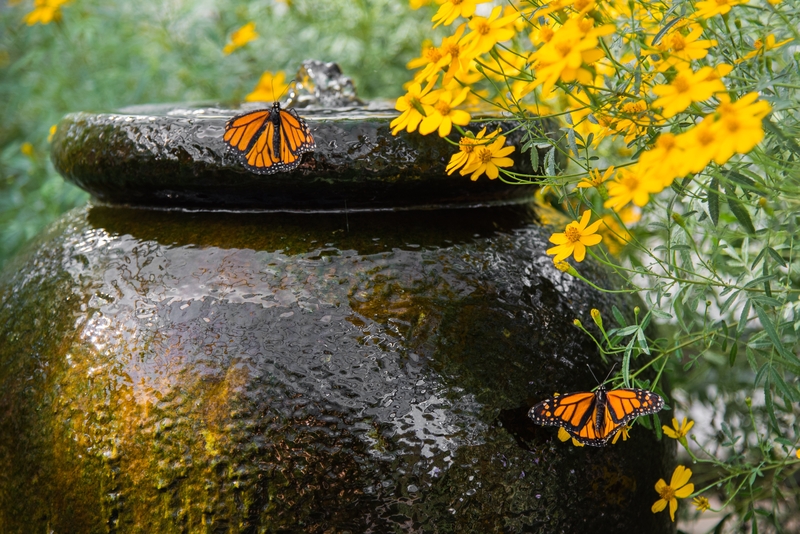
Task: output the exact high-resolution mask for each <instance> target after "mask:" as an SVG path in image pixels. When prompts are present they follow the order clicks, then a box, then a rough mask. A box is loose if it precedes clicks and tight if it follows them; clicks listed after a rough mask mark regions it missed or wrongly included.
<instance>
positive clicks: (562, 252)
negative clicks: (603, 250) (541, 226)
mask: <svg viewBox="0 0 800 534" xmlns="http://www.w3.org/2000/svg"><path fill="white" fill-rule="evenodd" d="M590 218H591V212H590V211H589V210H586V211H584V212H583V215H582V216H581V220H580V222H579V221H572V222H571V223H569V224H568V225H567V227H566V228H565V230H564V233H557V234H553V235H551V236H550V242H551V243H553V244H554V245H556V246H555V247H551V248H549V249H547V254H555V258H553V261H554V262H556V263H558V262H560V261H563V260H565V259H567V258H569V257H570V256H573V257H574V258H575V261H578V262H581V261H583V259H584V258H585V257H586V247H591V246H593V245H596V244H598V243H599V242H600V241H602V240H603V237H602V236H600V235H598V234H597V233H596V232H597V229H598V228H599V227H600V224H602V221H601V220H597V221H595V222H593V223H592V224H589V219H590ZM587 225H588V226H587Z"/></svg>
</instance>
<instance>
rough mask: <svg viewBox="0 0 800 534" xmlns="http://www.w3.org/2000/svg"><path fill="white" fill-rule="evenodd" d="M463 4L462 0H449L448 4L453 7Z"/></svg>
mask: <svg viewBox="0 0 800 534" xmlns="http://www.w3.org/2000/svg"><path fill="white" fill-rule="evenodd" d="M463 2H464V0H450V3H451V4H453V5H454V6H460V5H461V4H462V3H463Z"/></svg>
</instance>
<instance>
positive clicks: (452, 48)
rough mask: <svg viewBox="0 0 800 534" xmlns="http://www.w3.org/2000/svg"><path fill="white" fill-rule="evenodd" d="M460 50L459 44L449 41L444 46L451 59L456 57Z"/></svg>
mask: <svg viewBox="0 0 800 534" xmlns="http://www.w3.org/2000/svg"><path fill="white" fill-rule="evenodd" d="M460 50H461V46H459V44H458V43H451V44H448V45H447V46H445V47H444V51H445V52H447V53H448V54H450V56H452V58H453V59H458V53H459V51H460Z"/></svg>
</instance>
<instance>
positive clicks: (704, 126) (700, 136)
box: [675, 116, 727, 173]
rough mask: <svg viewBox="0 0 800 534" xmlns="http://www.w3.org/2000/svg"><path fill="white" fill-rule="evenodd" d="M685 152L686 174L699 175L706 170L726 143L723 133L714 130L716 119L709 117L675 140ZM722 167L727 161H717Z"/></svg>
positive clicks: (716, 129)
mask: <svg viewBox="0 0 800 534" xmlns="http://www.w3.org/2000/svg"><path fill="white" fill-rule="evenodd" d="M675 141H676V142H677V144H678V146H679V147H680V148H681V149H682V150H683V155H684V163H685V167H686V172H693V173H698V172H700V171H702V170H703V169H705V168H706V165H708V164H709V163H710V162H711V160H713V159H715V158H717V153H718V152H719V149H720V145H721V143H722V142H723V141H724V140H723V139H722V132H721V131H719V129H718V128H714V118H713V117H711V116H709V117H706V118H704V119H703V120H702V121H700V124H696V125H695V126H693V127H692V128H690V129H689V130H688V131H686V132H684V133H682V134H680V135H679V136H677V137H676V138H675ZM716 161H717V163H719V164H720V165H722V164H723V163H725V161H727V160H724V161H723V160H721V159H716Z"/></svg>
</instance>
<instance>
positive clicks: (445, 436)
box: [0, 206, 674, 533]
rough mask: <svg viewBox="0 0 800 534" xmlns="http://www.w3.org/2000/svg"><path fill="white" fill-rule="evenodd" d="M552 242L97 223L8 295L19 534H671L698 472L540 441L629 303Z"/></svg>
mask: <svg viewBox="0 0 800 534" xmlns="http://www.w3.org/2000/svg"><path fill="white" fill-rule="evenodd" d="M534 217H535V214H533V213H532V212H530V211H529V209H528V208H526V207H520V206H517V207H497V208H475V209H451V210H428V211H425V210H422V211H406V212H377V213H366V212H361V213H353V212H341V213H325V214H320V213H317V214H289V213H272V214H230V213H229V214H226V213H210V212H208V213H207V212H199V213H184V212H174V211H148V210H140V209H122V208H118V207H117V208H115V207H105V206H89V207H86V208H83V209H79V210H76V211H73V212H72V213H70V214H68V215H67V216H66V217H64V218H63V219H62V221H61V222H60V223H59V224H58V225H56V226H55V227H54V228H53V229H51V231H50V232H49V233H48V234H46V235H45V236H43V237H42V240H41V242H40V244H39V245H38V246H37V247H35V248H33V249H32V250H31V252H29V253H28V254H27V255H25V256H23V257H20V258H19V259H18V260H17V263H16V264H13V265H11V266H10V267H9V269H7V270H6V271H5V274H4V276H3V278H2V281H0V302H1V303H2V308H0V325H2V326H0V339H2V340H3V342H2V344H0V473H1V475H0V476H2V477H3V478H2V483H1V484H0V527H2V528H0V530H3V531H10V532H14V531H25V529H29V530H28V531H45V530H47V529H52V530H53V531H55V532H99V531H115V532H116V531H119V532H187V531H191V532H195V531H209V532H298V531H302V532H320V533H322V532H542V533H545V532H577V531H595V532H600V531H617V530H618V529H619V530H621V529H623V528H624V529H626V530H628V529H630V530H631V531H633V532H670V525H669V524H668V523H665V522H664V519H665V517H664V516H665V514H660V515H658V516H655V515H654V514H652V513H651V512H650V505H652V502H654V500H655V497H656V494H655V492H654V490H653V489H652V488H653V484H654V483H655V481H656V480H658V478H660V477H663V476H664V473H665V472H666V470H667V469H666V467H665V466H666V464H667V463H668V460H670V458H671V456H672V454H673V453H674V448H669V447H668V446H667V444H665V443H663V442H657V441H655V439H654V437H653V436H652V434H651V433H650V432H649V431H647V430H646V429H644V428H643V427H637V428H636V429H635V430H634V432H633V439H631V440H629V441H628V442H625V443H621V444H619V445H616V446H613V447H607V448H605V449H595V448H590V447H586V448H582V449H578V448H574V447H571V446H569V445H566V444H562V443H561V442H559V441H558V440H557V439H556V437H555V436H556V432H555V430H554V429H551V428H544V427H537V426H535V425H533V424H532V422H531V421H530V420H529V419H528V418H527V416H526V411H527V409H528V408H529V407H530V406H531V405H532V404H533V403H535V402H537V401H538V400H541V398H543V397H544V396H548V395H550V394H552V392H553V391H568V390H574V389H586V388H591V387H593V386H594V385H595V382H594V379H593V378H592V377H591V375H590V373H589V370H588V368H587V366H586V364H587V363H589V364H591V365H592V368H593V369H594V371H595V373H596V374H603V373H604V372H605V371H606V368H605V366H604V365H602V364H600V361H599V358H598V356H597V354H596V351H595V349H594V347H593V346H592V345H591V344H590V343H588V342H587V340H586V338H585V337H583V336H579V335H578V334H577V332H576V330H575V329H574V327H572V320H573V319H574V318H575V317H580V318H581V319H582V320H583V321H584V323H587V324H588V323H590V322H591V319H590V317H589V310H590V309H591V308H592V307H598V308H600V309H608V308H610V306H611V304H612V302H615V301H611V300H608V299H607V298H601V297H600V296H599V295H598V294H596V293H594V292H589V291H587V289H586V286H585V285H582V284H579V283H577V282H576V281H575V280H574V279H572V278H570V277H568V276H567V275H564V274H563V273H560V272H558V271H557V270H555V269H554V268H553V266H552V261H551V260H550V259H548V258H547V257H546V255H545V254H544V250H545V249H546V248H547V247H548V243H547V242H546V236H547V235H549V231H548V230H547V229H544V228H542V227H541V226H539V225H538V224H537V223H535V222H533V219H534ZM581 271H582V272H584V273H585V274H587V275H588V276H590V277H592V278H593V279H595V280H598V281H599V282H600V284H601V285H602V281H603V279H604V278H603V276H602V274H601V273H599V272H597V271H596V270H593V268H592V267H591V266H590V265H588V264H584V265H583V266H582V267H581ZM618 305H621V304H619V303H618ZM667 521H668V517H667ZM31 526H32V527H31ZM30 528H33V530H30Z"/></svg>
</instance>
